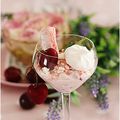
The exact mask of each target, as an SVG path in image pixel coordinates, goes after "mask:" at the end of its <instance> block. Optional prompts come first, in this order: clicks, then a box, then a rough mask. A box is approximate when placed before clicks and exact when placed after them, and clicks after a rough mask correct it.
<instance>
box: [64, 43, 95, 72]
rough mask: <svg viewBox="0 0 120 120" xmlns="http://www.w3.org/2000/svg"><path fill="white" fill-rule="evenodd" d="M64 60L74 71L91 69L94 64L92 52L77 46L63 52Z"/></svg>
mask: <svg viewBox="0 0 120 120" xmlns="http://www.w3.org/2000/svg"><path fill="white" fill-rule="evenodd" d="M65 59H66V62H67V64H68V65H70V66H71V67H72V68H73V69H75V70H89V69H92V68H93V66H94V62H95V61H94V52H93V50H88V49H87V48H86V47H84V46H80V45H77V44H75V45H72V46H71V47H68V48H67V49H66V50H65Z"/></svg>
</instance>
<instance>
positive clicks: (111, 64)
mask: <svg viewBox="0 0 120 120" xmlns="http://www.w3.org/2000/svg"><path fill="white" fill-rule="evenodd" d="M109 65H110V67H112V68H113V67H115V66H116V65H117V63H116V62H114V61H113V60H110V61H109Z"/></svg>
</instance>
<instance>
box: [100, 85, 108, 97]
mask: <svg viewBox="0 0 120 120" xmlns="http://www.w3.org/2000/svg"><path fill="white" fill-rule="evenodd" d="M100 92H101V93H102V94H103V95H104V94H106V93H107V88H106V87H101V88H100Z"/></svg>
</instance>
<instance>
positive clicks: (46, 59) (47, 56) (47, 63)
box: [39, 48, 58, 70]
mask: <svg viewBox="0 0 120 120" xmlns="http://www.w3.org/2000/svg"><path fill="white" fill-rule="evenodd" d="M42 53H43V54H42ZM57 62H58V53H57V51H56V50H55V49H53V48H49V49H47V50H45V51H41V55H40V61H39V64H40V66H41V67H47V68H49V69H50V70H52V69H54V67H55V66H56V65H57Z"/></svg>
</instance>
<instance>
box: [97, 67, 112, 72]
mask: <svg viewBox="0 0 120 120" xmlns="http://www.w3.org/2000/svg"><path fill="white" fill-rule="evenodd" d="M97 70H98V71H99V72H100V73H102V74H108V73H110V72H111V71H110V70H108V69H104V68H102V67H99V66H98V67H97Z"/></svg>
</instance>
